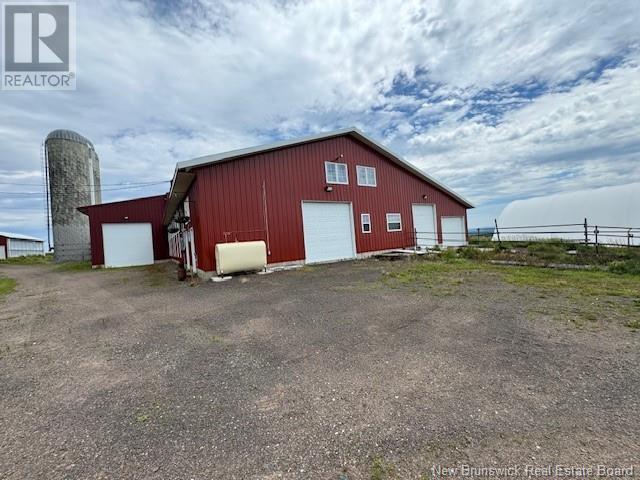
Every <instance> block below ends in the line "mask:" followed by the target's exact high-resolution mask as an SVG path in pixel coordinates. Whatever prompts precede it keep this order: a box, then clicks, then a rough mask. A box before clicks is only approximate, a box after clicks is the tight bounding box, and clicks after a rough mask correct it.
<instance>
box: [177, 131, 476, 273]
mask: <svg viewBox="0 0 640 480" xmlns="http://www.w3.org/2000/svg"><path fill="white" fill-rule="evenodd" d="M341 154H342V155H343V158H341V159H339V160H337V161H338V162H340V163H346V164H347V168H348V173H349V185H334V184H332V185H331V186H332V187H333V191H332V192H326V191H325V190H324V189H325V186H326V185H327V183H326V179H325V170H324V169H325V165H324V162H325V161H336V158H337V157H338V156H339V155H341ZM356 165H364V166H372V167H375V168H376V176H377V187H361V186H358V185H357V176H356ZM193 172H195V173H196V179H195V181H194V183H193V185H192V186H191V189H190V192H189V201H190V210H191V218H192V223H193V225H194V229H195V236H196V249H197V253H198V268H200V269H202V270H205V271H213V270H215V258H214V252H215V250H214V248H215V245H216V244H217V243H219V242H225V241H227V240H228V241H234V240H236V239H237V240H239V241H244V240H257V239H263V240H266V226H265V215H264V208H263V198H262V188H263V187H262V186H263V183H264V185H265V187H266V203H267V214H268V227H269V240H270V242H269V246H270V251H271V253H270V255H269V256H268V261H269V263H277V262H285V261H293V260H303V259H304V258H305V252H304V239H303V230H302V206H301V203H302V201H305V200H308V201H333V202H338V201H344V202H351V203H352V205H353V216H354V223H355V225H354V231H355V232H356V250H357V252H358V253H362V252H371V251H378V250H386V249H392V248H400V247H405V246H409V245H413V244H414V240H413V233H412V232H413V222H412V215H411V205H412V204H414V203H418V204H419V203H423V204H435V205H436V213H437V217H438V219H437V225H438V237H439V241H442V236H441V233H440V231H439V230H440V217H442V216H466V208H465V207H464V205H462V204H460V203H459V202H458V201H457V200H455V199H454V198H453V197H451V196H450V195H449V194H447V193H445V192H443V191H442V190H439V189H438V188H436V187H434V186H432V185H431V184H429V183H427V182H425V181H424V180H422V179H420V178H418V177H416V176H415V175H413V174H411V173H410V172H408V171H407V170H405V169H403V168H402V167H400V166H398V165H396V164H394V163H392V162H391V161H390V160H388V159H387V158H386V157H384V156H383V155H381V154H380V153H378V152H376V151H375V150H373V149H371V148H369V147H368V146H367V145H365V144H363V143H361V142H359V141H358V140H356V139H354V138H352V137H349V136H341V137H335V138H330V139H325V140H319V141H316V142H313V143H307V144H302V145H297V146H292V147H287V148H284V149H281V150H275V151H271V152H265V153H259V154H255V155H251V156H247V157H244V158H240V159H236V160H232V161H228V162H224V163H218V164H214V165H209V166H203V167H197V168H195V169H194V170H193ZM424 195H427V199H426V200H425V199H423V196H424ZM361 213H370V214H371V222H372V233H370V234H363V233H362V232H361V228H360V214H361ZM387 213H400V214H401V215H402V226H403V231H402V232H387V227H386V214H387ZM225 232H231V233H230V234H227V235H226V236H225Z"/></svg>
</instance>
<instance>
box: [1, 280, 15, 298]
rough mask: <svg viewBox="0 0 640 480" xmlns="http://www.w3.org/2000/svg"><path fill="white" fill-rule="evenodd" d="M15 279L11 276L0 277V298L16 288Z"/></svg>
mask: <svg viewBox="0 0 640 480" xmlns="http://www.w3.org/2000/svg"><path fill="white" fill-rule="evenodd" d="M16 285H17V283H16V281H15V280H14V279H13V278H7V277H0V298H1V297H3V296H4V295H8V294H9V293H11V292H13V291H14V290H15V289H16Z"/></svg>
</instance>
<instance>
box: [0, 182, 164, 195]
mask: <svg viewBox="0 0 640 480" xmlns="http://www.w3.org/2000/svg"><path fill="white" fill-rule="evenodd" d="M162 183H165V182H161V183H154V184H146V185H137V186H129V187H118V188H102V189H98V190H99V191H100V192H115V191H122V190H139V189H141V188H147V187H153V186H157V185H160V184H162ZM84 193H87V192H86V191H68V192H57V193H55V194H54V193H51V195H52V196H56V197H65V196H74V195H77V194H84ZM0 195H16V196H32V197H45V196H46V194H44V193H42V192H0Z"/></svg>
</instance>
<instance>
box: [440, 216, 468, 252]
mask: <svg viewBox="0 0 640 480" xmlns="http://www.w3.org/2000/svg"><path fill="white" fill-rule="evenodd" d="M442 243H443V245H445V246H447V247H459V246H460V245H466V244H467V236H466V234H465V230H464V217H442Z"/></svg>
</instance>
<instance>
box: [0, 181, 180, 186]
mask: <svg viewBox="0 0 640 480" xmlns="http://www.w3.org/2000/svg"><path fill="white" fill-rule="evenodd" d="M170 182H171V180H157V181H153V182H131V183H129V182H120V183H101V184H100V185H101V186H103V187H117V186H123V187H124V186H138V185H140V186H142V185H159V184H161V183H170ZM0 185H15V186H21V187H41V186H42V183H13V182H0ZM67 185H68V186H72V187H93V186H94V185H87V184H67Z"/></svg>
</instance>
